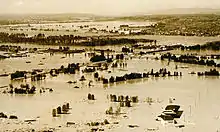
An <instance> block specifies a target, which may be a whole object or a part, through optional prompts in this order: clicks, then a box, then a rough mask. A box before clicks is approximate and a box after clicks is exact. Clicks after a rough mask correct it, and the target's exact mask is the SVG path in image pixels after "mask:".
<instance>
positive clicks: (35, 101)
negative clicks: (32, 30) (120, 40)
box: [0, 44, 220, 132]
mask: <svg viewBox="0 0 220 132" xmlns="http://www.w3.org/2000/svg"><path fill="white" fill-rule="evenodd" d="M21 46H27V45H25V44H21ZM28 46H29V45H28ZM30 46H32V45H30ZM34 46H36V45H34ZM39 47H41V48H46V47H47V46H46V47H42V46H39ZM71 48H80V47H71ZM106 48H112V49H115V50H118V51H119V49H121V47H116V46H115V47H103V49H106ZM174 52H175V51H174ZM148 57H149V56H148ZM128 58H129V57H128ZM89 59H90V58H89V57H88V56H85V55H84V53H76V54H74V55H73V54H71V55H65V54H54V55H53V56H51V55H50V54H49V53H43V54H37V53H29V54H28V57H24V58H7V59H4V60H0V67H1V68H0V69H1V71H0V73H1V74H3V73H4V72H7V73H11V72H15V71H17V70H21V71H22V70H25V71H31V70H32V69H52V68H59V67H60V66H61V65H64V66H65V67H66V66H67V65H68V64H69V63H89ZM26 61H30V62H31V63H26ZM124 61H125V62H126V63H127V67H124V68H110V69H109V70H110V71H111V73H109V72H108V71H98V73H99V75H100V76H103V77H106V78H110V77H111V76H119V75H124V74H126V73H131V72H141V73H142V72H147V71H150V70H151V69H152V68H153V69H154V70H159V69H160V68H167V69H168V70H169V71H171V72H174V71H178V72H182V73H183V76H177V77H176V76H170V77H159V78H156V77H149V78H142V79H134V80H127V81H124V82H115V83H113V84H102V82H99V81H97V80H95V79H94V78H93V74H94V73H82V72H81V71H77V72H76V74H62V73H61V74H59V75H58V76H56V77H52V76H49V75H48V76H47V77H46V79H45V80H41V81H35V82H33V81H31V79H30V78H29V79H27V80H20V81H16V80H13V81H11V80H10V77H0V84H1V86H8V85H9V84H13V85H14V86H19V85H20V84H22V83H23V84H25V83H28V84H31V85H34V86H36V88H37V91H36V94H34V95H17V94H9V93H7V94H3V93H2V92H3V89H1V94H0V100H1V102H0V109H1V112H3V113H5V114H7V115H16V116H18V120H16V121H15V120H9V119H1V120H0V121H1V123H0V128H1V130H0V131H6V130H18V131H19V130H20V131H22V130H23V131H28V130H29V131H31V130H32V129H35V130H36V131H37V130H39V131H40V130H43V129H47V128H53V131H60V132H61V131H62V132H63V131H65V132H72V131H91V128H94V127H93V126H89V125H86V124H87V123H88V122H92V121H99V122H102V121H104V119H107V120H108V121H109V122H110V124H109V125H101V126H98V128H102V129H104V131H115V132H121V131H126V132H128V131H136V132H140V131H152V130H151V129H153V131H160V132H178V131H179V132H183V131H186V132H194V131H200V132H207V131H215V132H216V131H217V130H220V127H219V124H220V112H219V109H220V104H219V101H220V96H219V93H220V87H219V85H220V81H219V77H203V76H202V77H198V76H197V75H191V74H189V72H192V71H194V72H202V71H205V70H209V69H210V67H207V66H198V65H193V64H183V63H175V62H170V63H168V61H167V60H164V61H161V60H155V59H150V57H149V58H148V59H146V57H141V58H140V57H139V56H136V57H132V59H130V58H129V59H127V60H124ZM39 63H43V65H38V64H39ZM176 65H178V67H186V68H178V69H176V68H175V66H176ZM82 69H83V68H82ZM217 70H220V69H219V68H217ZM82 75H84V76H85V78H86V80H85V81H79V79H80V77H81V76H82ZM90 80H91V81H92V86H89V85H88V83H89V81H90ZM68 81H76V83H73V84H69V83H67V82H68ZM75 86H78V87H79V88H75ZM41 88H52V89H53V92H49V91H45V92H44V93H39V89H41ZM88 93H92V94H94V95H95V100H88V99H87V95H88ZM110 94H115V95H118V96H119V95H124V96H126V95H128V96H138V98H139V102H138V103H133V104H132V107H122V108H121V111H122V113H123V114H120V115H107V114H106V113H105V111H106V110H107V109H108V108H109V107H110V106H112V107H113V109H116V108H117V106H118V104H117V103H114V102H111V101H110V100H109V95H110ZM148 97H150V98H152V99H153V103H151V104H149V103H148V102H147V98H148ZM171 97H172V98H175V101H174V103H177V104H180V106H181V109H183V110H184V112H183V116H182V117H181V118H180V119H179V120H178V122H180V123H181V124H184V125H185V127H184V128H177V127H175V126H174V125H169V124H168V125H163V124H162V123H160V122H158V121H156V118H157V116H158V115H159V114H160V112H161V111H162V110H163V108H164V107H165V106H166V105H167V104H168V103H169V98H171ZM65 102H68V103H69V104H70V107H71V109H70V111H69V112H70V114H62V115H59V117H52V109H54V108H56V107H58V106H62V104H63V103H65ZM27 119H34V120H36V121H35V122H24V120H27ZM67 122H74V123H75V124H74V125H70V126H67V125H66V123H67ZM114 122H118V123H115V124H114ZM128 125H138V126H139V127H135V128H129V127H128Z"/></svg>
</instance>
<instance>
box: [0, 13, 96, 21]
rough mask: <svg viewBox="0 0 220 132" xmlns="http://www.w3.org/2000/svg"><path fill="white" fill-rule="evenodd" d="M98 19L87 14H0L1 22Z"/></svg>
mask: <svg viewBox="0 0 220 132" xmlns="http://www.w3.org/2000/svg"><path fill="white" fill-rule="evenodd" d="M94 17H98V16H95V15H93V14H86V13H60V14H0V20H25V19H29V20H42V19H43V20H49V21H50V20H54V21H56V20H75V19H79V18H88V19H90V18H94Z"/></svg>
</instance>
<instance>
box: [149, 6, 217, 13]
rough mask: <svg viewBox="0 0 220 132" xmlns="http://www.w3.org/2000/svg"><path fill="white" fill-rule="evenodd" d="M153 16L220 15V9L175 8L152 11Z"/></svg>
mask: <svg viewBox="0 0 220 132" xmlns="http://www.w3.org/2000/svg"><path fill="white" fill-rule="evenodd" d="M148 14H152V15H172V14H220V9H212V8H173V9H167V10H159V11H152V12H149V13H148Z"/></svg>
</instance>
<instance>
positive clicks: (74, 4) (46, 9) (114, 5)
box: [0, 0, 220, 15]
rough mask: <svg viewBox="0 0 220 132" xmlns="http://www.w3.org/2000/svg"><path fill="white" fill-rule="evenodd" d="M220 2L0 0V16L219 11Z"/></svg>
mask: <svg viewBox="0 0 220 132" xmlns="http://www.w3.org/2000/svg"><path fill="white" fill-rule="evenodd" d="M219 1H220V0H0V14H9V13H10V14H14V13H16V14H31V13H90V14H97V15H125V14H135V13H147V12H151V11H156V10H164V9H172V8H220V2H219Z"/></svg>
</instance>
